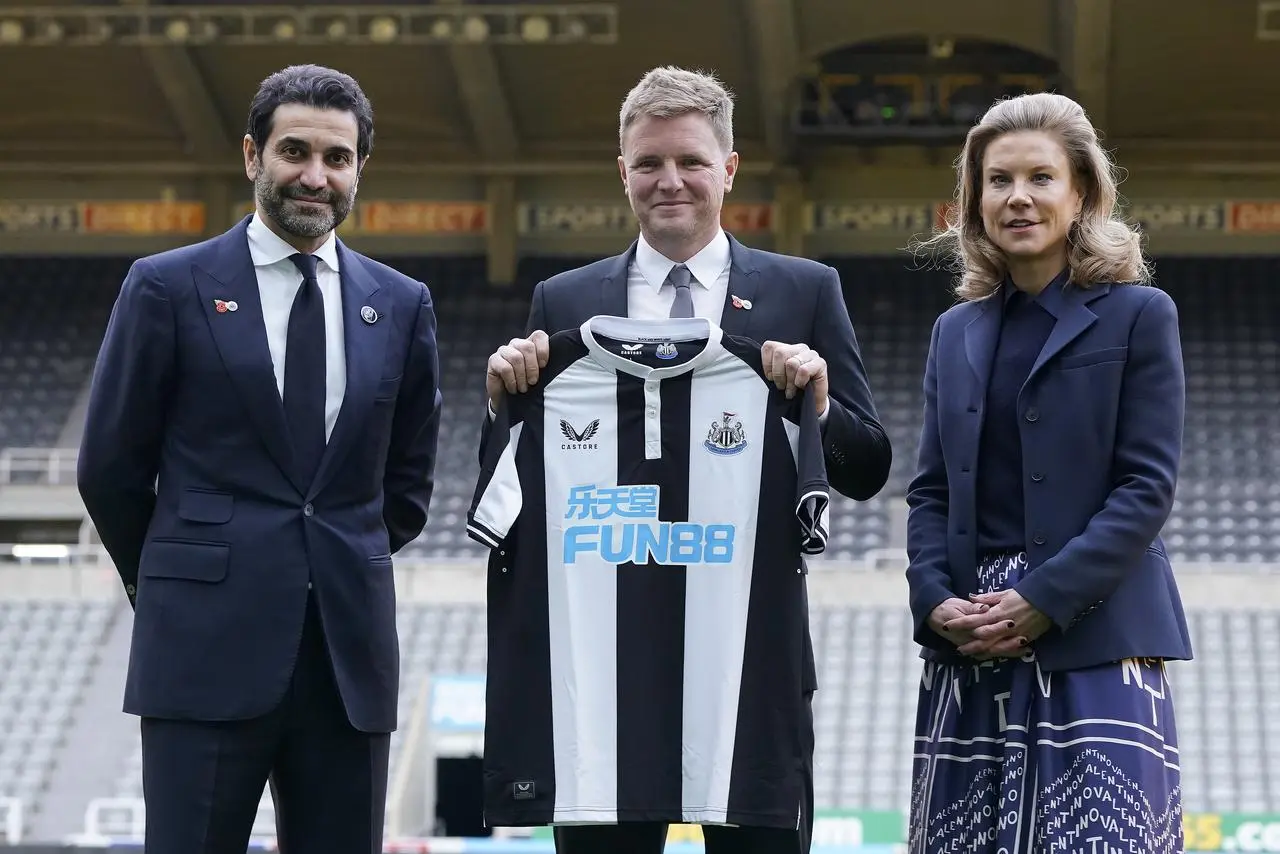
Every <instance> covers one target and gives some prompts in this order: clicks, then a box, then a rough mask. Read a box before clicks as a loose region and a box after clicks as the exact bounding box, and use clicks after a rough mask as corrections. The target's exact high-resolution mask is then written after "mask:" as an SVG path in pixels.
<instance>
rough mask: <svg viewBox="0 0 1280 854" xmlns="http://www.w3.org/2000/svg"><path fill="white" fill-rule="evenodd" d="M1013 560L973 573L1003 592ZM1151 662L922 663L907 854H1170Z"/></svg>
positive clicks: (1166, 770)
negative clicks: (1056, 666) (1065, 666)
mask: <svg viewBox="0 0 1280 854" xmlns="http://www.w3.org/2000/svg"><path fill="white" fill-rule="evenodd" d="M1026 565H1027V557H1026V555H1025V554H1016V555H996V556H993V557H990V558H988V559H986V560H984V561H982V565H981V566H980V567H979V568H978V589H979V591H981V592H988V591H994V590H1002V589H1006V588H1008V587H1012V586H1013V585H1014V584H1016V583H1017V582H1018V581H1019V580H1020V579H1021V577H1022V574H1023V572H1025V570H1026ZM1179 779H1180V775H1179V770H1178V746H1177V736H1176V734H1175V731H1174V720H1173V699H1172V697H1171V696H1170V693H1169V683H1168V681H1167V680H1166V679H1165V672H1164V663H1163V662H1161V661H1154V660H1145V659H1144V660H1139V659H1130V660H1126V661H1122V662H1119V663H1116V664H1108V665H1103V666H1100V667H1091V668H1088V669H1085V670H1073V671H1067V672H1054V673H1046V672H1043V671H1041V669H1040V666H1039V664H1038V663H1037V662H1036V660H1035V654H1034V652H1030V653H1027V654H1026V655H1024V656H1022V657H1021V658H1016V659H996V660H993V661H985V662H977V661H975V662H974V663H973V664H972V665H943V666H939V665H937V664H935V663H933V662H925V665H924V673H923V675H922V678H921V685H920V700H919V705H918V707H917V710H916V738H915V759H914V762H913V773H912V780H913V782H912V790H911V823H910V831H909V842H910V846H909V848H910V851H911V854H938V852H960V851H964V852H990V854H1030V852H1036V853H1037V854H1040V852H1054V851H1062V852H1085V854H1114V852H1125V854H1129V852H1135V854H1137V852H1142V854H1175V853H1176V852H1181V851H1182V788H1181V785H1180V782H1179Z"/></svg>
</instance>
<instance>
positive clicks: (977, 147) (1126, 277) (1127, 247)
mask: <svg viewBox="0 0 1280 854" xmlns="http://www.w3.org/2000/svg"><path fill="white" fill-rule="evenodd" d="M1020 131H1042V132H1044V133H1047V134H1050V135H1052V136H1054V137H1055V138H1057V140H1058V141H1059V142H1060V143H1061V144H1062V148H1063V150H1064V151H1065V152H1066V155H1067V159H1068V160H1069V161H1070V163H1071V173H1072V180H1073V181H1074V183H1075V185H1076V188H1077V189H1078V190H1080V192H1081V196H1082V204H1081V210H1080V218H1079V219H1078V220H1077V221H1076V222H1075V223H1073V224H1072V226H1071V229H1070V231H1069V232H1068V233H1067V266H1068V267H1069V268H1070V271H1071V273H1070V281H1071V283H1072V284H1074V285H1076V286H1078V287H1082V288H1087V287H1090V286H1091V285H1093V284H1096V283H1099V282H1137V283H1142V284H1148V283H1150V281H1151V271H1150V268H1149V267H1148V265H1147V262H1146V260H1145V259H1144V257H1143V254H1142V240H1141V235H1140V234H1139V232H1138V230H1137V229H1136V228H1134V227H1132V226H1130V225H1129V224H1128V223H1126V222H1125V221H1124V220H1123V219H1122V218H1121V216H1120V213H1119V209H1118V206H1117V201H1118V192H1117V189H1116V188H1117V185H1118V184H1119V180H1118V175H1117V172H1118V170H1117V169H1116V166H1115V163H1114V162H1113V161H1112V160H1111V158H1110V157H1109V156H1108V155H1107V152H1106V151H1104V150H1103V148H1102V145H1101V144H1100V143H1099V141H1098V134H1097V131H1096V130H1094V127H1093V124H1092V123H1091V122H1090V121H1089V117H1088V116H1087V115H1086V114H1085V111H1084V108H1083V107H1081V106H1080V105H1079V104H1077V103H1076V102H1075V101H1073V100H1071V99H1070V98H1068V97H1066V96H1065V95H1058V94H1055V93H1052V92H1036V93H1033V94H1027V95H1019V96H1017V97H1015V98H1009V99H1007V100H1001V101H997V102H996V103H995V105H994V106H992V107H991V109H989V110H987V112H986V114H985V115H983V117H982V119H981V120H980V121H979V122H978V123H977V124H976V125H974V126H973V127H972V128H971V129H970V130H969V133H968V135H967V136H966V137H965V141H964V148H963V149H962V150H961V152H960V156H959V158H957V160H956V192H955V200H954V204H953V206H952V210H951V213H950V214H949V216H948V221H947V226H946V229H945V230H943V231H942V232H940V233H939V234H937V235H934V236H933V237H932V238H930V239H928V240H925V241H923V242H921V243H919V244H918V248H923V249H929V250H932V249H938V248H945V249H946V250H947V251H948V252H949V254H950V255H951V257H952V260H953V262H954V267H955V269H956V270H957V272H958V273H959V276H960V281H959V283H958V284H957V286H956V295H957V296H959V297H960V298H961V299H965V300H978V299H983V298H984V297H988V296H990V295H991V294H993V293H995V292H996V291H997V290H999V288H1000V283H1001V282H1002V281H1004V278H1005V276H1006V275H1007V274H1008V270H1009V268H1008V264H1007V262H1006V259H1005V257H1004V253H1003V252H1001V250H1000V249H999V248H998V247H997V246H996V245H995V244H994V243H993V242H992V241H991V238H990V237H989V236H988V235H987V233H986V229H985V228H984V227H983V225H982V207H981V205H982V160H983V157H984V156H985V155H986V151H987V146H989V145H990V144H991V143H992V142H994V141H995V140H996V139H998V138H999V137H1002V136H1004V135H1006V134H1010V133H1018V132H1020Z"/></svg>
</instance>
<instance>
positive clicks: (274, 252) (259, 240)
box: [248, 213, 347, 440]
mask: <svg viewBox="0 0 1280 854" xmlns="http://www.w3.org/2000/svg"><path fill="white" fill-rule="evenodd" d="M248 237H249V257H250V258H252V259H253V270H254V273H255V274H256V275H257V278H258V293H259V295H260V296H261V298H262V322H263V324H264V325H265V326H266V329H267V347H268V348H269V349H270V350H271V363H272V365H273V367H274V368H275V374H276V390H277V391H279V392H280V399H281V400H282V401H283V400H284V356H285V349H286V347H287V342H288V337H289V312H290V311H292V310H293V298H294V297H295V296H297V293H298V288H299V287H301V286H302V273H301V272H300V271H299V270H298V268H297V267H296V266H294V263H293V262H292V261H290V260H289V256H290V255H294V254H296V253H297V251H298V250H297V249H294V248H293V247H292V246H290V245H289V244H288V243H285V242H284V240H282V239H281V238H280V237H279V236H278V235H277V234H276V233H275V232H273V231H272V230H271V229H269V228H267V224H266V223H264V222H263V221H262V220H261V219H260V218H259V216H258V214H256V213H255V214H254V215H253V219H252V220H250V221H249V230H248ZM312 254H313V255H315V256H316V258H317V259H319V263H318V264H316V281H317V282H319V284H320V293H321V294H322V295H323V296H324V331H325V360H324V363H325V373H326V377H325V401H324V435H325V439H326V440H328V438H329V436H330V435H331V434H332V433H333V425H334V424H335V423H336V422H337V420H338V410H340V409H341V408H342V398H343V395H345V394H346V391H347V354H346V350H345V347H344V342H345V340H346V339H345V338H344V337H343V323H342V277H341V276H340V275H339V274H338V243H337V240H336V239H335V238H334V236H333V234H332V233H330V234H329V237H328V238H327V239H326V240H325V242H324V243H323V244H321V246H320V248H319V249H317V250H316V251H315V252H313V253H312Z"/></svg>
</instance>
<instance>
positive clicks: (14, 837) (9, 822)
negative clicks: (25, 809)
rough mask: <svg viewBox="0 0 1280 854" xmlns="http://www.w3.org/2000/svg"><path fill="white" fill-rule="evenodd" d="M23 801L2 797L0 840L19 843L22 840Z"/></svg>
mask: <svg viewBox="0 0 1280 854" xmlns="http://www.w3.org/2000/svg"><path fill="white" fill-rule="evenodd" d="M22 830H23V828H22V801H21V800H19V799H18V798H0V834H3V836H0V842H4V843H5V844H6V845H17V844H18V843H19V842H21V841H22Z"/></svg>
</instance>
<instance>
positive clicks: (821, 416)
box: [818, 398, 831, 429]
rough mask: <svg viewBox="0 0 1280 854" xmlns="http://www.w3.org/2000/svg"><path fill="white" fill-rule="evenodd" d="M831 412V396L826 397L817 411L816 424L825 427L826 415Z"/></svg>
mask: <svg viewBox="0 0 1280 854" xmlns="http://www.w3.org/2000/svg"><path fill="white" fill-rule="evenodd" d="M830 412H831V398H827V399H826V400H825V401H823V403H822V411H821V412H819V413H818V426H819V427H822V428H824V429H825V428H826V426H827V415H828V414H829V413H830Z"/></svg>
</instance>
